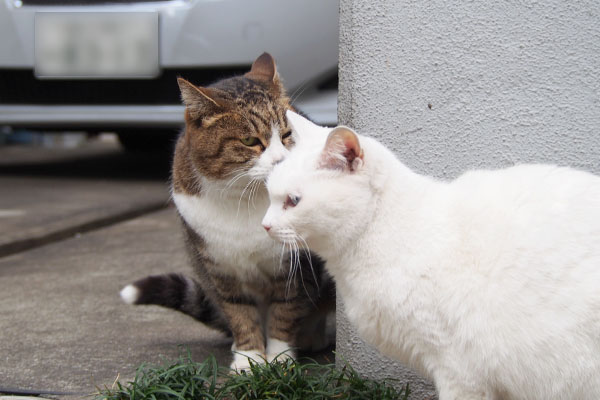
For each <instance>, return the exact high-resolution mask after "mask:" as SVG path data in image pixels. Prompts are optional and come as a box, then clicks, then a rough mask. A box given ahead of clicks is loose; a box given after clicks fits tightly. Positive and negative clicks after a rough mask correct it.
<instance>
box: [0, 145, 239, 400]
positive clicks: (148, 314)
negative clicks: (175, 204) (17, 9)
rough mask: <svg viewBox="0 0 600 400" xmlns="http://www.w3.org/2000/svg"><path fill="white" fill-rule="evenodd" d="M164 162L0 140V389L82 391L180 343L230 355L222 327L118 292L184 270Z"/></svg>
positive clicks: (171, 352) (200, 354)
mask: <svg viewBox="0 0 600 400" xmlns="http://www.w3.org/2000/svg"><path fill="white" fill-rule="evenodd" d="M168 165H169V156H166V157H164V156H163V157H156V156H149V155H132V154H126V153H123V152H122V151H120V149H119V148H118V146H117V145H115V144H112V145H105V144H98V143H95V144H92V145H91V147H89V148H87V147H84V148H81V149H77V150H63V149H51V150H48V149H41V148H33V149H32V148H20V147H0V249H3V251H4V254H3V256H2V257H0V394H2V393H4V394H14V393H18V394H30V395H33V394H40V393H46V394H45V395H44V396H45V397H49V396H50V397H54V398H56V397H58V398H82V397H83V396H84V395H87V394H91V393H94V391H95V386H96V385H98V386H102V385H110V384H112V382H113V381H114V380H115V378H117V376H119V377H120V378H119V379H120V380H121V382H127V380H128V379H129V378H132V377H133V376H134V373H135V369H136V368H137V367H138V366H139V365H140V364H141V363H157V362H160V361H161V360H164V359H165V358H166V359H168V360H172V359H174V358H176V357H177V356H178V354H179V352H180V350H179V348H178V346H179V345H183V346H185V347H187V348H189V349H190V351H191V352H192V355H193V357H194V359H195V360H202V359H204V357H206V356H207V355H208V354H214V355H215V356H216V357H217V359H218V360H219V361H220V362H222V363H223V364H224V365H227V364H228V363H229V361H230V355H229V348H230V345H231V343H230V341H229V340H228V339H226V338H225V337H224V336H222V335H221V334H219V333H217V332H214V331H211V330H209V329H208V328H206V327H204V326H203V325H202V324H200V323H197V322H196V321H194V320H192V319H191V318H189V317H187V316H185V315H183V314H179V313H177V312H174V311H171V310H166V309H162V308H160V307H154V306H136V307H134V306H128V305H125V304H124V303H122V302H121V300H120V298H119V290H120V289H121V288H122V286H123V285H124V284H126V283H129V282H131V281H133V280H135V279H138V278H140V277H143V276H145V275H147V274H157V273H163V272H170V271H174V272H188V271H189V267H188V265H187V261H186V259H185V255H184V251H183V243H182V239H181V236H180V229H179V226H178V222H177V219H176V216H175V210H174V209H173V208H168V207H167V204H168V190H167V183H166V182H167V177H168ZM155 209H161V211H155V212H152V210H155ZM136 216H137V217H136ZM119 221H122V222H119ZM52 393H54V395H53V396H51V395H52ZM69 394H71V396H69Z"/></svg>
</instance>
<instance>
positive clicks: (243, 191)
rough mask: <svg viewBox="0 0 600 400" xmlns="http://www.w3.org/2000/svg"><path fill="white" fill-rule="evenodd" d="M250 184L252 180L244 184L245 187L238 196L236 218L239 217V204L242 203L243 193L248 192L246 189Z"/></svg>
mask: <svg viewBox="0 0 600 400" xmlns="http://www.w3.org/2000/svg"><path fill="white" fill-rule="evenodd" d="M251 184H252V180H250V182H248V183H247V184H246V186H245V187H244V190H242V193H241V194H240V199H239V200H238V208H237V216H238V217H239V215H240V207H241V205H242V204H241V203H242V198H243V197H244V193H246V190H248V188H249V187H250V185H251Z"/></svg>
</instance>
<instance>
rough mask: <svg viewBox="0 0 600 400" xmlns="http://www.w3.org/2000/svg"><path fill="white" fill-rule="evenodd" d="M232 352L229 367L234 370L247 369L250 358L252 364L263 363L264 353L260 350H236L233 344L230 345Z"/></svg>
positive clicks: (248, 368)
mask: <svg viewBox="0 0 600 400" xmlns="http://www.w3.org/2000/svg"><path fill="white" fill-rule="evenodd" d="M231 351H232V352H233V361H232V362H231V365H230V366H229V368H231V369H232V370H233V371H235V372H241V371H248V370H250V362H251V361H250V360H252V362H253V363H254V364H264V363H265V355H264V353H262V352H261V351H260V350H244V351H242V350H237V349H236V348H235V345H233V346H232V347H231Z"/></svg>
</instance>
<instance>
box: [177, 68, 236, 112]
mask: <svg viewBox="0 0 600 400" xmlns="http://www.w3.org/2000/svg"><path fill="white" fill-rule="evenodd" d="M177 84H178V85H179V90H180V91H181V99H182V100H183V103H184V104H185V106H186V107H187V109H188V111H189V112H190V113H192V114H193V115H194V117H202V116H208V115H212V114H215V113H217V112H224V111H226V102H225V101H224V100H223V98H222V96H221V95H220V92H221V91H220V90H218V89H215V88H205V87H198V86H194V85H193V84H191V83H190V82H188V81H186V80H185V79H183V78H177Z"/></svg>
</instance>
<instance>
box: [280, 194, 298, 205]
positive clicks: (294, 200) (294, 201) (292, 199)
mask: <svg viewBox="0 0 600 400" xmlns="http://www.w3.org/2000/svg"><path fill="white" fill-rule="evenodd" d="M299 202H300V196H294V195H293V194H289V195H288V196H287V197H286V199H285V203H283V208H288V207H296V206H297V205H298V203H299Z"/></svg>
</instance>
